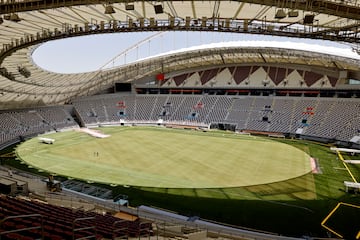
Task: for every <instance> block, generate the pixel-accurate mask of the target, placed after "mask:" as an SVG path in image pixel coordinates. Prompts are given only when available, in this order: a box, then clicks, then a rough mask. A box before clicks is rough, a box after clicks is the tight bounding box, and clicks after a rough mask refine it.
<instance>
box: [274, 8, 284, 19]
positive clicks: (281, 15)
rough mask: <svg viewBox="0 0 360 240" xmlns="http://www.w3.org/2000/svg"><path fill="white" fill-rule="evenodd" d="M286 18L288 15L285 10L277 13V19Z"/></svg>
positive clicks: (279, 10)
mask: <svg viewBox="0 0 360 240" xmlns="http://www.w3.org/2000/svg"><path fill="white" fill-rule="evenodd" d="M285 17H286V13H285V11H284V10H283V9H278V10H277V11H276V13H275V18H277V19H282V18H285Z"/></svg>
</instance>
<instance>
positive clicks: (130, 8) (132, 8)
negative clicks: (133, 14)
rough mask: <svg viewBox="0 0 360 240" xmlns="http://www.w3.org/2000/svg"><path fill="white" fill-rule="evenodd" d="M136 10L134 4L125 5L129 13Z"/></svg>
mask: <svg viewBox="0 0 360 240" xmlns="http://www.w3.org/2000/svg"><path fill="white" fill-rule="evenodd" d="M134 9H135V6H134V4H126V5H125V10H127V11H132V10H134Z"/></svg>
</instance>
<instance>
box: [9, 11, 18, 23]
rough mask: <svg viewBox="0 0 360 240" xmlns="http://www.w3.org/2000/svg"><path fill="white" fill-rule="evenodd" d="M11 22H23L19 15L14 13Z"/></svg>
mask: <svg viewBox="0 0 360 240" xmlns="http://www.w3.org/2000/svg"><path fill="white" fill-rule="evenodd" d="M9 20H10V21H13V22H20V21H21V19H20V17H19V15H18V14H17V13H12V14H11V15H10V19H9Z"/></svg>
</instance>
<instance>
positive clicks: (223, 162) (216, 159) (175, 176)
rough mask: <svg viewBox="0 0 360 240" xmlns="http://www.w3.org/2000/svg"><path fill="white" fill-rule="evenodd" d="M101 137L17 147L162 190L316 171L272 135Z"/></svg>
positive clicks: (73, 172) (60, 169)
mask: <svg viewBox="0 0 360 240" xmlns="http://www.w3.org/2000/svg"><path fill="white" fill-rule="evenodd" d="M100 130H101V131H102V132H103V133H105V134H109V135H111V136H110V137H108V138H103V139H99V138H95V137H92V136H90V135H88V134H86V133H82V132H76V131H68V132H61V133H53V134H47V135H46V136H45V137H47V138H53V139H55V143H54V144H53V145H47V144H44V143H40V142H39V140H38V138H33V139H31V140H28V141H26V142H24V143H23V144H21V145H20V146H19V147H18V148H17V150H16V151H17V155H18V156H19V157H20V158H21V159H22V160H23V161H25V162H26V163H28V164H29V165H32V166H34V167H36V168H39V169H42V170H45V171H48V172H50V173H56V174H58V175H63V176H69V177H73V178H78V179H83V180H89V181H94V182H102V183H111V184H120V185H129V186H146V187H162V188H226V187H240V186H248V185H258V184H266V183H271V182H279V181H283V180H287V179H290V178H294V177H298V176H301V175H304V174H306V173H308V172H309V171H311V166H310V160H309V158H310V156H308V155H307V154H306V153H305V152H303V151H301V150H300V149H298V148H295V147H293V146H290V145H288V144H284V143H279V142H276V141H272V140H269V139H266V138H259V137H252V136H240V135H235V134H229V133H222V132H199V131H189V130H173V129H163V128H139V127H135V128H131V127H130V128H126V127H108V128H101V129H100Z"/></svg>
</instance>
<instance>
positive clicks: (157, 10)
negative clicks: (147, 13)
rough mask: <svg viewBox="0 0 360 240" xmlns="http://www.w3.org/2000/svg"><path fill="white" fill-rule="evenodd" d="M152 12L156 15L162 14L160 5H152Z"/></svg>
mask: <svg viewBox="0 0 360 240" xmlns="http://www.w3.org/2000/svg"><path fill="white" fill-rule="evenodd" d="M154 10H155V13H156V14H160V13H164V10H163V7H162V5H154Z"/></svg>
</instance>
